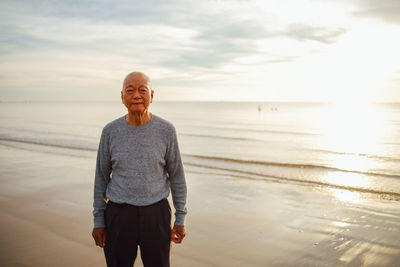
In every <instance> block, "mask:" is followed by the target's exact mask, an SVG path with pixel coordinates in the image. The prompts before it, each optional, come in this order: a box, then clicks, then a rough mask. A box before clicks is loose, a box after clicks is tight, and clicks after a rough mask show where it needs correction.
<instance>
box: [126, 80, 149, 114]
mask: <svg viewBox="0 0 400 267" xmlns="http://www.w3.org/2000/svg"><path fill="white" fill-rule="evenodd" d="M153 93H154V92H153V90H151V86H150V83H149V81H148V80H147V79H146V77H144V76H143V75H140V74H137V75H131V76H128V77H127V78H126V80H125V82H124V87H123V89H122V91H121V99H122V103H123V104H124V105H125V106H126V108H127V109H128V110H129V111H131V112H134V113H144V112H146V111H147V110H148V108H149V105H150V103H151V102H152V101H153Z"/></svg>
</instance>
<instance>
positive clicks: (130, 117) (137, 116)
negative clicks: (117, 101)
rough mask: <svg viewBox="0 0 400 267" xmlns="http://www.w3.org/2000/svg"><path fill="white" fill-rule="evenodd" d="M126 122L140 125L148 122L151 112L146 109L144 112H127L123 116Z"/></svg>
mask: <svg viewBox="0 0 400 267" xmlns="http://www.w3.org/2000/svg"><path fill="white" fill-rule="evenodd" d="M125 120H126V122H127V123H129V124H130V125H133V126H140V125H143V124H146V123H148V122H149V121H150V120H151V113H150V112H148V111H146V112H144V113H136V112H135V113H134V112H128V114H127V115H126V116H125Z"/></svg>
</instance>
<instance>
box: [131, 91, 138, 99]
mask: <svg viewBox="0 0 400 267" xmlns="http://www.w3.org/2000/svg"><path fill="white" fill-rule="evenodd" d="M132 97H133V98H134V99H137V98H140V94H139V91H138V90H134V91H133V95H132Z"/></svg>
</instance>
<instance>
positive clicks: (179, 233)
mask: <svg viewBox="0 0 400 267" xmlns="http://www.w3.org/2000/svg"><path fill="white" fill-rule="evenodd" d="M185 235H186V230H185V226H183V225H174V228H172V231H171V240H172V241H173V242H174V243H177V244H179V243H181V242H182V240H183V238H184V237H185Z"/></svg>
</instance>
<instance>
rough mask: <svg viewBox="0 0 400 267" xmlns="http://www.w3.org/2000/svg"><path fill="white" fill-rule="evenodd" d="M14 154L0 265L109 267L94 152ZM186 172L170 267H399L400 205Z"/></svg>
mask: <svg viewBox="0 0 400 267" xmlns="http://www.w3.org/2000/svg"><path fill="white" fill-rule="evenodd" d="M14 146H15V144H13V143H10V142H7V143H6V142H1V143H0V155H1V160H0V170H1V175H0V181H1V185H2V186H1V187H0V200H1V201H0V207H1V210H2V213H1V215H0V234H1V238H0V251H1V253H0V265H1V266H61V267H62V266H105V261H104V256H103V253H102V250H101V249H100V248H98V247H96V246H95V245H94V241H93V240H92V237H91V230H92V215H91V211H92V207H91V206H92V188H93V173H94V164H95V160H94V158H95V153H93V152H90V153H89V152H88V153H75V152H74V151H72V150H71V151H67V150H66V149H63V150H62V149H59V150H56V149H53V148H51V149H50V148H49V151H46V149H43V147H40V148H37V150H41V151H40V152H39V151H33V150H35V147H34V146H30V147H29V150H28V149H26V148H24V149H23V148H21V147H20V148H17V147H14ZM18 146H20V145H18ZM50 150H51V151H50ZM63 154H64V155H63ZM185 169H186V172H187V182H188V191H189V201H188V210H189V214H188V216H187V221H186V224H187V225H186V227H187V237H186V239H185V240H184V242H183V243H182V244H181V245H176V244H173V248H172V266H177V267H189V266H190V267H192V266H193V267H196V266H361V265H362V266H399V265H400V205H399V204H400V203H399V202H398V201H392V200H383V199H379V198H376V196H375V197H372V198H371V197H370V196H368V195H363V194H358V193H349V192H348V191H343V190H332V191H330V190H322V189H319V188H312V187H307V186H300V185H291V184H283V183H275V182H265V181H253V180H246V179H238V178H233V177H229V176H224V175H220V174H218V173H209V172H210V170H204V169H201V168H195V167H191V166H185ZM205 172H206V173H205ZM207 172H208V173H207ZM135 266H142V264H141V260H140V256H139V257H138V259H137V264H136V265H135Z"/></svg>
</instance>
